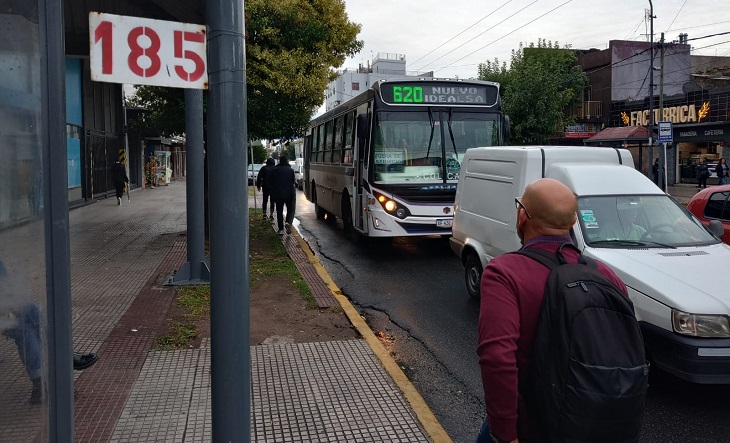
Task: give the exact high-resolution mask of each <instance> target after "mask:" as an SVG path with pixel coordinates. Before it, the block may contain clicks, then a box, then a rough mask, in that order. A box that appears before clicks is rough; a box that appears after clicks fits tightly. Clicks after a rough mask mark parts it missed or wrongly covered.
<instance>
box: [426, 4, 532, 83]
mask: <svg viewBox="0 0 730 443" xmlns="http://www.w3.org/2000/svg"><path fill="white" fill-rule="evenodd" d="M538 1H540V0H534V1H533V2H532V3H530V4H529V5H527V6H525V7H524V8H522V9H520V10H519V11H517V12H515V13H514V14H512V15H510V16H509V17H507V18H505V19H504V20H502V21H501V22H499V23H497V24H495V25H494V26H492V27H490V28H488V29H487V30H485V31H484V32H482V33H481V34H477V35H475V36H474V37H473V38H471V39H469V40H467V41H465V42H464V43H462V45H466V44H467V43H470V42H472V41H474V40H476V39H477V37H481V36H482V35H484V34H485V33H487V32H488V31H490V30H492V29H494V28H496V27H497V26H498V25H501V24H502V23H504V22H506V21H507V20H509V19H511V18H512V17H514V16H515V15H517V14H519V13H520V12H522V11H524V10H525V9H527V8H529V7H530V6H532V5H534V4H535V3H537V2H538ZM447 55H448V53H446V54H444V55H442V56H441V57H439V58H437V59H435V60H433V61H431V62H430V63H426V64H425V65H423V66H421V67H420V68H418V70H421V69H424V68H425V67H426V66H428V65H432V64H434V63H436V62H437V61H439V60H441V59H442V58H444V57H446V56H447ZM460 60H461V59H460ZM457 61H458V60H457ZM454 63H456V62H454Z"/></svg>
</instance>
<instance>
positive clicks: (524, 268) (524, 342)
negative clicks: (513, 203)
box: [477, 236, 627, 441]
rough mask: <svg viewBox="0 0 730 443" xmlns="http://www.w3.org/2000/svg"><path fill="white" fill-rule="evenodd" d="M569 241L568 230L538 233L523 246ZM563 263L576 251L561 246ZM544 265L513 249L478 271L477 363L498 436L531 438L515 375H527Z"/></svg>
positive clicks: (549, 247)
mask: <svg viewBox="0 0 730 443" xmlns="http://www.w3.org/2000/svg"><path fill="white" fill-rule="evenodd" d="M565 243H572V240H571V239H570V237H568V236H541V237H537V238H534V239H532V240H531V241H529V242H528V243H527V244H525V245H524V246H523V249H524V248H535V249H543V250H546V251H550V252H556V251H557V250H558V248H559V247H560V245H562V244H565ZM563 256H564V257H565V260H566V261H567V262H568V263H577V262H578V252H577V251H576V250H575V249H573V248H569V247H565V248H563ZM598 270H599V271H600V272H601V274H603V275H604V276H606V278H608V279H609V280H610V281H612V282H614V283H615V284H616V285H617V286H618V287H619V288H620V289H621V290H622V291H623V292H624V294H627V291H626V286H625V285H624V284H623V282H622V281H621V280H620V279H619V278H618V277H617V276H616V274H614V273H613V271H612V270H611V269H610V268H609V267H608V266H606V265H605V264H603V263H600V262H599V263H598ZM549 273H550V271H549V270H548V268H546V267H545V266H544V265H542V264H540V263H538V262H537V261H535V260H533V259H531V258H529V257H525V256H522V255H517V254H505V255H502V256H500V257H495V258H494V259H492V260H491V261H490V262H489V264H488V265H487V267H486V268H484V273H483V274H482V280H481V296H482V299H481V307H480V311H479V345H478V347H477V354H479V365H480V366H481V370H482V385H483V386H484V401H485V403H486V404H487V417H488V420H489V426H490V429H491V430H492V433H493V434H494V435H495V436H497V437H499V438H500V439H502V440H507V441H511V440H514V439H515V438H518V437H519V438H521V439H522V438H526V439H530V438H535V437H537V436H536V435H535V432H534V429H533V428H532V426H531V424H530V418H529V416H528V414H527V408H526V405H525V403H524V401H523V399H522V396H521V395H520V393H519V392H518V389H517V385H518V383H517V380H518V378H520V379H525V378H524V377H527V376H528V368H529V366H530V355H531V353H532V344H533V342H534V338H535V330H536V329H537V322H538V318H539V316H540V308H541V307H542V298H543V293H544V292H545V284H546V283H547V279H548V275H549Z"/></svg>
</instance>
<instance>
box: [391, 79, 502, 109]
mask: <svg viewBox="0 0 730 443" xmlns="http://www.w3.org/2000/svg"><path fill="white" fill-rule="evenodd" d="M498 93H499V91H498V90H497V87H496V86H491V85H479V84H468V83H461V84H454V82H448V83H441V82H418V83H405V82H403V83H400V82H399V83H396V82H393V83H388V82H386V83H383V84H381V85H380V96H381V97H382V99H383V101H384V102H385V103H388V104H391V105H405V104H411V105H439V104H445V105H472V106H493V105H494V104H496V103H497V95H498Z"/></svg>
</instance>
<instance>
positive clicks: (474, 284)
mask: <svg viewBox="0 0 730 443" xmlns="http://www.w3.org/2000/svg"><path fill="white" fill-rule="evenodd" d="M483 270H484V269H482V263H481V262H480V261H479V257H477V255H476V254H475V253H473V252H472V253H469V255H467V256H466V261H465V262H464V280H465V281H466V290H467V291H468V292H469V296H470V297H472V298H480V293H479V292H480V283H481V280H482V271H483Z"/></svg>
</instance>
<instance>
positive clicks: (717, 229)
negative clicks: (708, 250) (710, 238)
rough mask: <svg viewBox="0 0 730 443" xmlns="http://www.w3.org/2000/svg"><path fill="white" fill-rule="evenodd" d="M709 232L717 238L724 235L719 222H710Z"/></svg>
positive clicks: (723, 229)
mask: <svg viewBox="0 0 730 443" xmlns="http://www.w3.org/2000/svg"><path fill="white" fill-rule="evenodd" d="M708 228H709V231H710V232H712V233H713V234H715V235H716V236H718V237H722V236H723V235H725V228H723V227H722V222H720V220H710V226H709V227H708Z"/></svg>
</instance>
